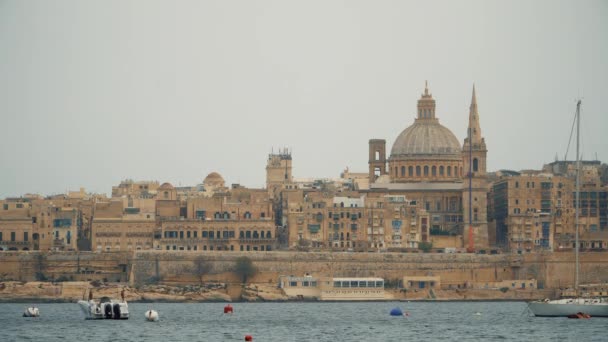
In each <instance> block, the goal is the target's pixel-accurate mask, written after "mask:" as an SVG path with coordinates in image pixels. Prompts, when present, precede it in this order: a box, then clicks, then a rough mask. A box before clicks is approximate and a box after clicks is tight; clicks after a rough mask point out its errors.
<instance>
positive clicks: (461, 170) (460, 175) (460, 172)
mask: <svg viewBox="0 0 608 342" xmlns="http://www.w3.org/2000/svg"><path fill="white" fill-rule="evenodd" d="M460 177H462V166H461V167H460Z"/></svg>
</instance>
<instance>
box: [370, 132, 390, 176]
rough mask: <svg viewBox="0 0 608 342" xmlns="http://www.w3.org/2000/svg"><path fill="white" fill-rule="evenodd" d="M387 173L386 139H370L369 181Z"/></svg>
mask: <svg viewBox="0 0 608 342" xmlns="http://www.w3.org/2000/svg"><path fill="white" fill-rule="evenodd" d="M385 174H386V140H384V139H370V141H369V183H370V184H371V183H374V182H375V181H376V179H378V177H380V176H382V175H385Z"/></svg>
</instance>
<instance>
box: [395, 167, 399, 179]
mask: <svg viewBox="0 0 608 342" xmlns="http://www.w3.org/2000/svg"><path fill="white" fill-rule="evenodd" d="M398 176H399V168H398V167H396V166H395V177H398Z"/></svg>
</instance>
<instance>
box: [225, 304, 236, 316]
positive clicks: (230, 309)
mask: <svg viewBox="0 0 608 342" xmlns="http://www.w3.org/2000/svg"><path fill="white" fill-rule="evenodd" d="M233 312H234V309H233V308H232V306H231V305H230V304H228V305H226V306H224V313H225V314H227V313H233Z"/></svg>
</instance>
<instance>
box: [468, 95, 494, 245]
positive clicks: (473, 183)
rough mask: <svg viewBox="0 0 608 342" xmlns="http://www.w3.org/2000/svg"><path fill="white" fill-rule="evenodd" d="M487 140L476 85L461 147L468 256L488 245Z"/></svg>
mask: <svg viewBox="0 0 608 342" xmlns="http://www.w3.org/2000/svg"><path fill="white" fill-rule="evenodd" d="M487 153H488V150H487V148H486V142H485V139H484V138H483V137H482V136H481V126H480V124H479V112H478V109H477V96H476V94H475V85H473V96H472V98H471V105H470V107H469V125H468V129H467V137H466V138H465V139H464V144H463V146H462V158H463V164H464V170H465V174H464V179H463V181H464V182H463V191H462V195H463V196H462V197H463V198H462V204H463V211H464V212H463V221H464V227H465V229H464V231H463V240H464V245H465V247H467V250H468V251H469V252H473V251H475V250H476V249H479V248H487V247H488V246H489V241H488V209H487V207H488V199H487V197H488V195H487V194H488V180H487V176H486V155H487Z"/></svg>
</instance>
